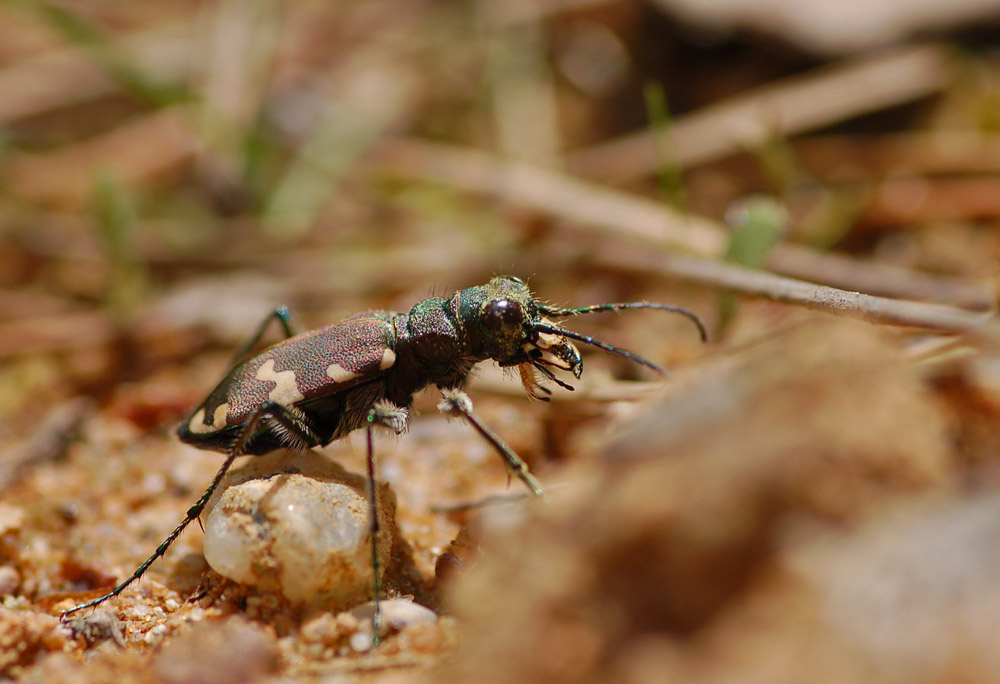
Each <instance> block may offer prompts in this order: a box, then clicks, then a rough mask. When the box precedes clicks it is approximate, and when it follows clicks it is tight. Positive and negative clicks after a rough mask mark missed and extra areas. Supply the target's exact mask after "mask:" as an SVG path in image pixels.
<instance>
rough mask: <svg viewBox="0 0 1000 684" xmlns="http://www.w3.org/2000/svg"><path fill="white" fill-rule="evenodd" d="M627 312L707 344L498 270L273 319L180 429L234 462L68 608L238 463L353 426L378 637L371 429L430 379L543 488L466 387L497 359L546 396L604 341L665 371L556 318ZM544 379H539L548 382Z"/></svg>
mask: <svg viewBox="0 0 1000 684" xmlns="http://www.w3.org/2000/svg"><path fill="white" fill-rule="evenodd" d="M624 309H659V310H663V311H670V312H674V313H679V314H681V315H684V316H686V317H688V318H689V319H690V320H691V321H692V322H693V323H694V324H695V325H696V326H697V328H698V331H699V333H700V335H701V338H702V340H703V341H704V340H705V339H706V338H707V335H706V333H705V328H704V326H703V325H702V323H701V321H700V320H699V319H698V317H697V316H696V315H695V314H693V313H692V312H690V311H688V310H686V309H683V308H680V307H676V306H669V305H666V304H656V303H652V302H644V301H643V302H628V303H615V304H595V305H592V306H584V307H579V308H563V307H557V306H550V305H547V304H543V303H541V302H540V301H539V300H537V299H536V298H535V296H534V295H533V294H532V292H531V290H530V289H529V288H528V286H527V284H526V283H525V282H524V281H523V280H521V279H520V278H516V277H514V276H498V277H495V278H493V279H492V280H490V281H489V283H487V284H486V285H479V286H476V287H470V288H466V289H464V290H459V291H458V292H456V293H454V294H453V295H452V296H451V297H447V298H445V297H431V298H429V299H425V300H423V301H420V302H418V303H417V304H416V305H415V306H414V307H413V308H412V309H411V310H410V312H409V313H405V314H404V313H392V312H388V311H369V312H365V313H359V314H356V315H354V316H351V317H349V318H347V319H345V320H343V321H341V322H339V323H334V324H333V325H329V326H326V327H324V328H319V329H317V330H313V331H310V332H306V333H303V334H301V335H298V336H294V335H293V333H292V330H291V325H290V323H289V314H288V310H287V309H286V308H284V307H281V308H279V309H277V310H276V311H274V312H273V313H272V314H271V315H270V316H268V317H267V318H266V319H265V320H264V321H263V323H262V324H261V325H260V327H259V328H258V330H257V332H256V333H255V334H254V335H253V336H252V337H251V339H250V340H248V341H247V343H246V344H244V345H243V346H242V347H241V348H240V349H239V350H238V351H237V353H236V354H235V356H234V363H233V365H232V367H231V369H230V370H229V372H228V373H227V374H226V376H225V377H224V378H223V379H222V381H221V382H219V384H218V385H217V386H216V388H215V389H214V390H212V392H211V393H210V394H209V395H208V397H207V398H206V399H205V401H204V402H202V404H201V405H200V406H199V407H198V408H197V409H196V410H195V411H194V414H193V415H192V416H191V417H190V418H189V419H188V420H187V421H186V422H185V423H183V424H182V425H181V426H180V427H179V428H178V430H177V435H178V437H180V439H181V441H183V442H186V443H188V444H191V445H193V446H196V447H198V448H201V449H210V450H213V451H220V452H223V453H224V454H226V458H225V460H224V461H223V463H222V466H221V467H220V468H219V471H218V473H216V475H215V477H214V478H213V479H212V482H211V484H209V486H208V488H207V489H206V490H205V492H204V493H203V494H202V495H201V497H200V498H199V499H198V500H197V501H196V502H195V504H194V505H193V506H191V508H189V509H188V511H187V514H186V515H185V517H184V519H183V520H182V521H181V523H180V524H179V525H177V527H176V528H175V529H174V530H173V531H172V532H171V533H170V534H169V535H168V536H167V538H166V539H164V540H163V542H162V543H161V544H160V545H159V546H158V547H157V549H156V551H155V552H154V553H153V554H152V555H151V556H150V557H149V558H148V559H146V561H144V562H143V563H142V564H141V565H140V566H139V567H138V568H136V570H135V572H133V573H132V575H131V576H130V577H128V578H127V579H126V580H124V581H123V582H121V583H120V584H118V585H117V586H116V587H115V588H114V589H112V590H111V591H110V592H109V593H107V594H105V595H103V596H100V597H98V598H96V599H94V600H92V601H88V602H86V603H82V604H80V605H78V606H75V607H73V608H71V609H69V610H67V611H65V612H64V613H63V617H64V618H65V617H66V616H67V615H70V614H71V613H75V612H76V611H79V610H82V609H84V608H89V607H92V606H96V605H99V604H101V603H103V602H104V601H107V600H108V599H110V598H113V597H115V596H117V595H119V594H120V593H121V592H122V591H124V590H125V588H126V587H128V586H129V585H130V584H132V583H133V582H135V581H136V580H138V579H139V578H140V577H142V575H143V573H145V572H146V570H147V569H148V568H149V566H151V565H152V564H153V563H154V562H155V561H156V560H157V559H158V558H159V557H160V556H162V555H164V554H165V553H166V551H167V549H168V548H169V547H170V545H171V544H172V543H173V542H174V540H175V539H177V537H178V536H179V535H180V533H181V532H182V531H183V530H184V528H186V527H187V526H188V525H189V524H190V523H191V522H192V521H193V520H195V519H196V518H198V517H199V516H200V515H201V513H202V510H203V509H204V507H205V505H206V504H207V503H208V500H209V499H210V498H211V496H212V494H213V492H215V490H216V488H217V487H218V486H219V484H220V482H222V478H223V477H224V476H225V474H226V472H227V471H228V470H229V468H230V466H232V464H233V461H234V460H235V459H236V458H237V457H238V456H242V455H246V454H254V455H259V454H264V453H267V452H269V451H272V450H274V449H277V448H280V447H292V448H302V449H306V448H310V447H316V446H325V445H327V444H329V443H330V442H332V441H333V440H335V439H338V438H340V437H343V436H344V435H346V434H347V433H349V432H351V431H353V430H357V429H358V428H366V430H367V447H368V483H369V484H368V487H369V489H368V494H369V511H370V516H371V518H370V519H371V525H372V528H371V533H372V535H371V536H372V566H373V568H372V569H373V574H374V578H375V580H374V594H375V596H374V599H375V617H374V623H375V624H374V632H373V633H374V635H375V636H376V638H377V635H378V633H379V631H378V630H379V626H380V625H379V621H380V619H379V618H380V616H379V610H378V601H379V593H380V589H379V584H378V583H379V569H378V557H377V554H376V546H375V540H376V532H377V531H378V530H377V525H378V516H377V515H376V501H375V492H376V487H375V455H374V448H373V440H372V429H373V428H374V427H375V426H381V427H386V428H389V429H391V430H393V431H394V432H396V433H397V434H399V433H401V432H403V431H404V430H405V429H406V426H407V422H408V420H409V408H410V405H411V404H412V403H413V395H414V394H415V393H416V392H417V391H419V390H421V389H423V388H424V387H426V386H428V385H436V386H437V387H438V389H439V390H441V392H442V395H443V401H442V402H441V403H440V404H439V405H438V408H439V409H440V410H441V411H443V412H445V413H447V414H449V415H453V416H459V417H461V418H463V419H465V420H466V421H468V422H469V423H470V424H472V426H473V427H474V428H475V429H476V431H477V432H479V433H480V434H481V435H482V436H483V437H484V438H485V439H486V440H487V441H489V442H490V444H491V445H492V446H493V447H494V448H495V449H496V450H497V452H498V453H499V454H500V456H501V457H502V458H503V460H504V463H505V464H506V466H507V468H508V469H509V470H510V471H511V472H513V473H514V474H516V475H517V476H518V477H519V478H520V479H521V481H522V482H524V484H525V485H526V486H527V487H528V489H529V490H531V492H532V493H533V494H536V495H540V494H541V493H542V488H541V486H540V485H539V483H538V481H537V480H536V479H535V477H534V476H533V475H532V474H531V473H530V472H529V470H528V467H527V465H526V464H525V462H524V461H523V460H521V458H520V457H519V456H518V455H517V454H516V453H514V451H513V450H512V449H511V448H510V447H508V446H507V445H506V444H505V443H504V442H503V440H502V439H500V438H499V437H498V436H497V435H496V434H494V433H493V431H492V430H490V429H489V428H488V427H487V426H486V425H485V424H483V423H482V422H481V421H480V420H479V418H478V417H477V416H476V414H475V413H474V412H473V410H472V401H471V400H470V399H469V397H468V395H466V394H465V392H464V391H463V388H464V386H465V383H466V380H467V379H468V377H469V373H470V372H471V370H472V368H473V366H475V365H476V364H477V363H479V362H480V361H486V360H488V359H492V360H494V361H496V362H497V363H498V364H499V365H500V366H502V367H506V368H517V370H518V372H519V374H520V377H521V382H522V384H523V385H524V388H525V390H526V392H527V393H528V394H529V395H530V396H532V397H535V398H539V399H543V400H547V399H548V396H547V395H548V394H550V393H551V391H550V390H549V389H548V388H546V387H545V386H544V385H543V384H542V382H543V381H545V380H548V381H551V382H554V383H555V384H557V385H559V386H560V387H562V388H564V389H567V390H572V389H573V387H572V386H571V385H569V384H568V383H566V382H564V381H562V380H560V379H559V378H558V377H557V376H556V375H555V373H554V372H553V370H552V369H555V370H560V371H569V372H570V373H572V374H573V375H574V376H575V377H576V378H579V377H580V376H581V374H582V373H583V360H582V359H581V357H580V352H579V350H577V348H576V346H575V345H574V344H573V342H572V341H573V340H575V341H577V342H582V343H584V344H589V345H592V346H595V347H599V348H600V349H603V350H604V351H607V352H610V353H612V354H617V355H618V356H622V357H624V358H627V359H630V360H632V361H634V362H636V363H639V364H642V365H644V366H647V367H649V368H652V369H654V370H656V371H661V372H662V369H661V368H660V367H659V366H657V365H656V364H654V363H652V362H651V361H648V360H646V359H644V358H643V357H641V356H639V355H638V354H635V353H633V352H630V351H626V350H624V349H621V348H618V347H615V346H614V345H611V344H608V343H606V342H601V341H599V340H595V339H594V338H592V337H589V336H587V335H581V334H579V333H575V332H572V331H570V330H566V329H565V328H562V327H560V326H559V325H557V324H556V323H555V322H554V321H553V320H552V319H559V318H566V317H569V316H574V315H579V314H586V313H594V312H597V311H619V310H624ZM274 319H277V320H278V321H279V322H280V324H281V326H282V329H283V331H284V333H285V337H286V339H285V340H284V341H282V342H279V343H277V344H275V345H272V346H270V347H268V348H266V349H264V350H263V351H261V352H260V353H259V354H256V355H253V356H250V353H251V351H252V350H253V349H254V347H255V346H256V345H257V343H258V342H259V341H260V339H261V337H262V336H263V334H264V332H265V331H266V329H267V327H268V325H269V324H270V322H271V321H272V320H274ZM539 376H541V380H540V378H539Z"/></svg>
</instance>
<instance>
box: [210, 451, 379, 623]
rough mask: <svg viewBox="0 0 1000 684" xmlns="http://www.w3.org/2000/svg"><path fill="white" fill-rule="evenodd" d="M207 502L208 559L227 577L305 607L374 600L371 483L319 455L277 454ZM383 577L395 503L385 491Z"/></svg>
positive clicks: (258, 461) (236, 476) (236, 474)
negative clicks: (367, 484) (372, 594)
mask: <svg viewBox="0 0 1000 684" xmlns="http://www.w3.org/2000/svg"><path fill="white" fill-rule="evenodd" d="M220 489H222V490H223V491H221V492H217V493H216V496H214V497H213V499H212V501H210V502H209V506H208V508H207V510H208V517H207V520H206V523H205V541H204V549H205V559H206V560H207V561H208V564H209V565H211V566H212V568H213V569H214V570H215V571H216V572H218V573H219V574H220V575H223V576H224V577H228V578H229V579H231V580H234V581H236V582H239V583H241V584H246V585H251V586H258V587H260V588H262V589H266V590H271V591H275V590H276V591H280V592H281V593H282V594H283V595H284V596H285V597H286V598H288V599H290V600H291V601H293V602H296V603H301V604H311V605H320V606H325V607H331V608H339V607H346V606H349V605H353V604H356V603H357V602H358V601H363V600H365V599H366V598H370V596H371V591H372V571H371V543H370V539H371V534H370V531H369V527H370V523H369V520H368V516H369V513H368V501H367V498H366V496H365V492H366V481H365V480H364V478H362V477H360V476H357V475H352V474H350V473H348V472H346V471H345V470H344V469H343V468H341V467H340V466H338V465H337V464H335V463H332V462H330V461H327V460H326V459H325V458H323V457H322V456H320V455H319V454H316V453H315V452H304V453H295V452H291V451H279V452H274V453H271V454H268V455H266V456H261V457H256V458H254V459H252V460H251V461H250V462H249V463H248V464H247V465H246V466H245V467H243V468H241V469H239V470H236V471H233V472H232V473H230V475H229V476H228V477H227V479H226V481H225V482H224V483H223V486H222V487H221V488H220ZM379 502H380V504H381V505H380V511H379V513H380V523H379V524H380V527H381V531H380V533H379V558H380V569H381V571H382V572H384V571H385V567H386V564H387V561H388V559H389V550H390V546H391V540H392V514H393V512H394V511H395V499H394V497H393V496H392V494H391V492H389V490H388V489H387V488H380V491H379Z"/></svg>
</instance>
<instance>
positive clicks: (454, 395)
mask: <svg viewBox="0 0 1000 684" xmlns="http://www.w3.org/2000/svg"><path fill="white" fill-rule="evenodd" d="M441 395H442V396H443V397H444V400H443V401H442V402H441V403H440V404H438V410H439V411H441V412H442V413H444V414H445V415H447V416H454V417H459V416H460V417H462V418H464V419H465V420H467V421H468V422H469V423H470V424H471V425H472V427H474V428H475V429H476V432H478V433H479V434H480V435H482V436H483V438H484V439H485V440H486V441H487V442H489V443H490V444H491V445H493V448H494V449H496V450H497V452H498V453H499V454H500V457H501V458H502V459H503V460H504V463H506V464H507V468H508V470H510V471H512V472H513V473H514V474H516V475H517V476H518V477H519V478H520V479H521V482H523V483H524V484H525V486H527V488H528V489H530V490H531V493H532V494H534V495H536V496H541V495H542V486H541V485H540V484H539V483H538V480H536V479H535V476H534V475H532V474H531V471H529V470H528V464H527V463H525V462H524V460H523V459H522V458H521V457H520V456H518V455H517V454H516V453H514V450H513V449H511V448H510V447H509V446H507V443H506V442H504V441H503V440H502V439H500V437H499V436H498V435H497V434H496V433H495V432H493V430H491V429H490V428H489V427H488V426H487V425H486V424H485V423H483V421H481V420H479V417H478V416H477V415H476V414H475V413H473V411H472V399H470V398H469V395H468V394H466V393H465V392H463V391H462V390H460V389H445V388H441Z"/></svg>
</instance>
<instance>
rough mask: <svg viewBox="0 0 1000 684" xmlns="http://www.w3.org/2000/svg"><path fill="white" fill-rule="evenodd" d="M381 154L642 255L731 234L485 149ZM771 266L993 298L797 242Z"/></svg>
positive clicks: (869, 285) (881, 285) (919, 293)
mask: <svg viewBox="0 0 1000 684" xmlns="http://www.w3.org/2000/svg"><path fill="white" fill-rule="evenodd" d="M376 160H377V161H378V162H380V163H381V164H382V166H383V167H384V168H385V170H386V171H387V172H389V173H392V174H396V175H402V176H406V177H409V178H418V179H421V180H425V181H432V182H441V183H445V184H447V185H450V186H452V187H457V188H461V189H463V190H467V191H469V192H475V193H481V194H485V195H492V196H494V197H497V198H499V199H502V200H503V201H506V202H509V203H511V204H514V205H517V206H522V207H529V208H531V209H534V210H536V211H540V212H543V213H546V214H549V215H552V216H558V217H560V218H564V219H569V220H571V221H574V222H576V223H578V224H579V225H581V226H588V227H590V228H592V229H596V230H599V231H606V232H609V233H611V234H613V235H614V237H615V239H616V242H619V243H620V242H622V241H625V240H629V241H631V242H632V243H639V244H640V245H642V247H643V248H644V249H640V250H632V251H633V252H634V253H636V254H637V255H638V254H639V253H645V252H648V247H649V245H650V244H652V245H656V246H658V247H661V248H666V249H673V250H680V251H684V252H693V253H695V254H698V255H701V256H706V257H711V258H714V257H717V256H719V255H720V254H722V252H723V250H724V248H725V245H726V243H727V239H728V234H727V232H726V230H725V228H723V226H721V225H720V224H718V223H716V222H714V221H710V220H708V219H704V218H698V217H694V216H684V215H681V214H679V213H678V212H676V211H673V210H672V209H670V208H668V207H665V206H663V205H661V204H659V203H657V202H655V201H653V200H649V199H646V198H642V197H634V196H630V195H627V194H625V193H622V192H619V191H616V190H613V189H609V188H605V187H602V186H599V185H596V184H592V183H587V182H584V181H579V180H575V179H572V178H569V177H567V176H565V175H561V174H558V173H555V172H551V171H545V170H543V169H539V168H535V167H532V166H528V165H525V164H518V163H504V162H501V161H497V160H496V159H494V158H492V157H490V156H488V155H486V154H483V153H479V152H473V151H469V150H462V149H456V148H453V147H447V146H443V145H434V144H429V143H421V142H416V141H397V142H394V143H391V144H386V145H384V146H383V147H381V148H380V150H379V153H378V154H377V156H376ZM660 253H661V252H657V254H660ZM647 256H648V254H647ZM767 266H768V267H769V268H771V269H773V270H776V271H779V272H781V273H786V274H792V275H798V276H803V277H806V276H808V277H809V278H810V280H812V281H814V282H823V283H832V284H836V285H838V286H841V287H844V288H848V289H853V290H859V289H862V287H864V288H865V289H869V290H871V291H878V292H881V293H882V294H886V295H892V296H896V297H899V298H906V299H917V298H926V299H932V300H936V301H948V302H955V303H959V304H961V305H963V306H968V307H970V308H976V309H988V308H990V307H992V305H993V293H992V292H991V291H990V290H989V289H988V288H986V287H983V286H980V285H978V284H976V283H971V282H968V281H965V280H960V279H955V278H943V277H936V276H930V275H927V274H922V273H914V272H912V271H906V270H904V269H899V268H892V267H885V266H880V265H875V264H867V263H864V262H858V261H851V260H847V259H845V258H843V257H837V256H830V255H826V254H821V253H819V252H815V251H812V250H809V249H806V248H804V247H797V246H793V245H784V244H781V245H777V246H776V247H775V248H774V250H773V251H772V253H771V257H770V259H769V260H768V263H767ZM735 289H739V288H735ZM931 327H936V326H931Z"/></svg>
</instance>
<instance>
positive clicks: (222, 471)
mask: <svg viewBox="0 0 1000 684" xmlns="http://www.w3.org/2000/svg"><path fill="white" fill-rule="evenodd" d="M239 455H240V454H239V453H238V452H237V451H236V450H235V449H233V450H230V452H229V454H228V455H227V456H226V460H225V461H224V462H223V463H222V467H221V468H219V472H217V473H216V474H215V478H214V479H213V480H212V483H211V484H210V485H208V489H206V490H205V492H204V493H203V494H202V495H201V498H199V499H198V501H196V502H195V504H194V506H192V507H191V508H189V509H188V512H187V515H186V516H184V520H182V521H181V524H180V525H178V526H177V527H175V528H174V531H173V532H171V533H170V534H169V535H167V538H166V539H164V540H163V542H162V543H161V544H160V545H159V546H158V547H156V551H154V552H153V555H152V556H150V557H149V558H147V559H146V561H145V562H144V563H143V564H142V565H140V566H139V567H138V568H136V570H135V572H133V573H132V576H131V577H129V578H128V579H127V580H125V581H124V582H122V583H121V584H119V585H118V586H116V587H115V588H114V589H112V590H111V591H110V592H108V593H107V594H105V595H104V596H101V597H98V598H96V599H94V600H93V601H87V602H86V603H81V604H80V605H78V606H73V607H72V608H70V609H69V610H66V611H63V614H62V616H61V617H60V619H61V620H65V619H66V616H67V615H70V614H72V613H75V612H77V611H78V610H83V609H84V608H92V607H93V606H97V605H100V604H102V603H104V602H105V601H107V600H108V599H110V598H114V597H115V596H118V594H120V593H122V592H123V591H125V589H126V587H128V585H130V584H132V582H135V581H136V580H137V579H139V578H140V577H142V576H143V574H144V573H145V572H146V570H148V569H149V566H151V565H152V564H153V563H155V562H156V559H158V558H159V557H160V556H162V555H163V554H165V553H166V552H167V549H168V548H170V545H171V544H173V543H174V540H175V539H177V537H179V536H180V534H181V532H183V531H184V528H185V527H187V526H188V525H189V524H191V521H192V520H194V519H195V518H197V517H198V516H200V515H201V512H202V510H203V509H204V508H205V504H207V503H208V500H209V499H210V498H212V494H213V493H215V490H216V488H217V487H218V486H219V483H220V482H222V478H223V477H225V475H226V472H227V471H228V470H229V467H230V466H231V465H232V464H233V461H235V460H236V457H237V456H239Z"/></svg>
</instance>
